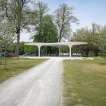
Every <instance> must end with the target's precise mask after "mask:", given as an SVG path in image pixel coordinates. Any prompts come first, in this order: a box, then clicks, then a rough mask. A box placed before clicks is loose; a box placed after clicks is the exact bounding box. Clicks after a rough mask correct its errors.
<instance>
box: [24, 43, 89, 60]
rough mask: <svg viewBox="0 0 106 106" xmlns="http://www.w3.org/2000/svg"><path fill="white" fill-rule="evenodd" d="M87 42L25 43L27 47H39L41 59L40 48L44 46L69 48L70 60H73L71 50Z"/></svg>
mask: <svg viewBox="0 0 106 106" xmlns="http://www.w3.org/2000/svg"><path fill="white" fill-rule="evenodd" d="M84 44H87V43H86V42H56V43H25V45H33V46H34V45H35V46H37V47H38V56H39V57H40V48H41V47H42V46H58V47H59V46H68V47H69V50H70V58H71V48H72V46H74V45H84Z"/></svg>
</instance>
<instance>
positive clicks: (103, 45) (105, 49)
mask: <svg viewBox="0 0 106 106" xmlns="http://www.w3.org/2000/svg"><path fill="white" fill-rule="evenodd" d="M100 33H101V36H100V37H99V49H100V50H101V51H102V53H103V54H104V53H105V54H106V26H103V27H102V28H101V31H100Z"/></svg>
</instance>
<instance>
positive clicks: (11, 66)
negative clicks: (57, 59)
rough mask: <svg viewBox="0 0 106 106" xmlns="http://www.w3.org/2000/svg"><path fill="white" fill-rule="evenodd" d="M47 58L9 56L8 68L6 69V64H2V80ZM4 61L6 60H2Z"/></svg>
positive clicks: (0, 71)
mask: <svg viewBox="0 0 106 106" xmlns="http://www.w3.org/2000/svg"><path fill="white" fill-rule="evenodd" d="M45 60H47V59H18V58H7V70H4V64H2V65H0V82H2V81H4V80H6V79H8V78H10V77H12V76H14V75H17V74H20V73H21V72H23V71H25V70H27V69H29V68H31V67H33V66H36V65H38V64H40V63H41V62H44V61H45ZM2 63H4V60H3V61H2Z"/></svg>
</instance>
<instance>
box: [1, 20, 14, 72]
mask: <svg viewBox="0 0 106 106" xmlns="http://www.w3.org/2000/svg"><path fill="white" fill-rule="evenodd" d="M13 36H14V33H13V27H12V26H11V23H8V22H6V21H3V22H2V23H0V48H1V51H2V50H3V51H4V53H5V55H4V60H5V64H4V66H5V67H4V69H5V70H6V52H7V49H9V48H11V45H12V44H13V41H14V39H13V38H14V37H13Z"/></svg>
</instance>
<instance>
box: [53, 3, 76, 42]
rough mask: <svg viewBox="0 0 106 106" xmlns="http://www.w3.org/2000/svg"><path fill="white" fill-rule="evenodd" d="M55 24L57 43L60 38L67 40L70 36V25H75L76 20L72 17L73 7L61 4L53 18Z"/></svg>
mask: <svg viewBox="0 0 106 106" xmlns="http://www.w3.org/2000/svg"><path fill="white" fill-rule="evenodd" d="M54 20H55V24H56V26H57V29H58V41H59V42H60V41H61V40H62V38H69V36H70V31H71V29H70V23H77V22H78V19H77V18H76V17H75V16H73V7H69V6H68V5H67V4H62V5H60V6H59V7H58V9H57V10H56V11H55V16H54Z"/></svg>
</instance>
